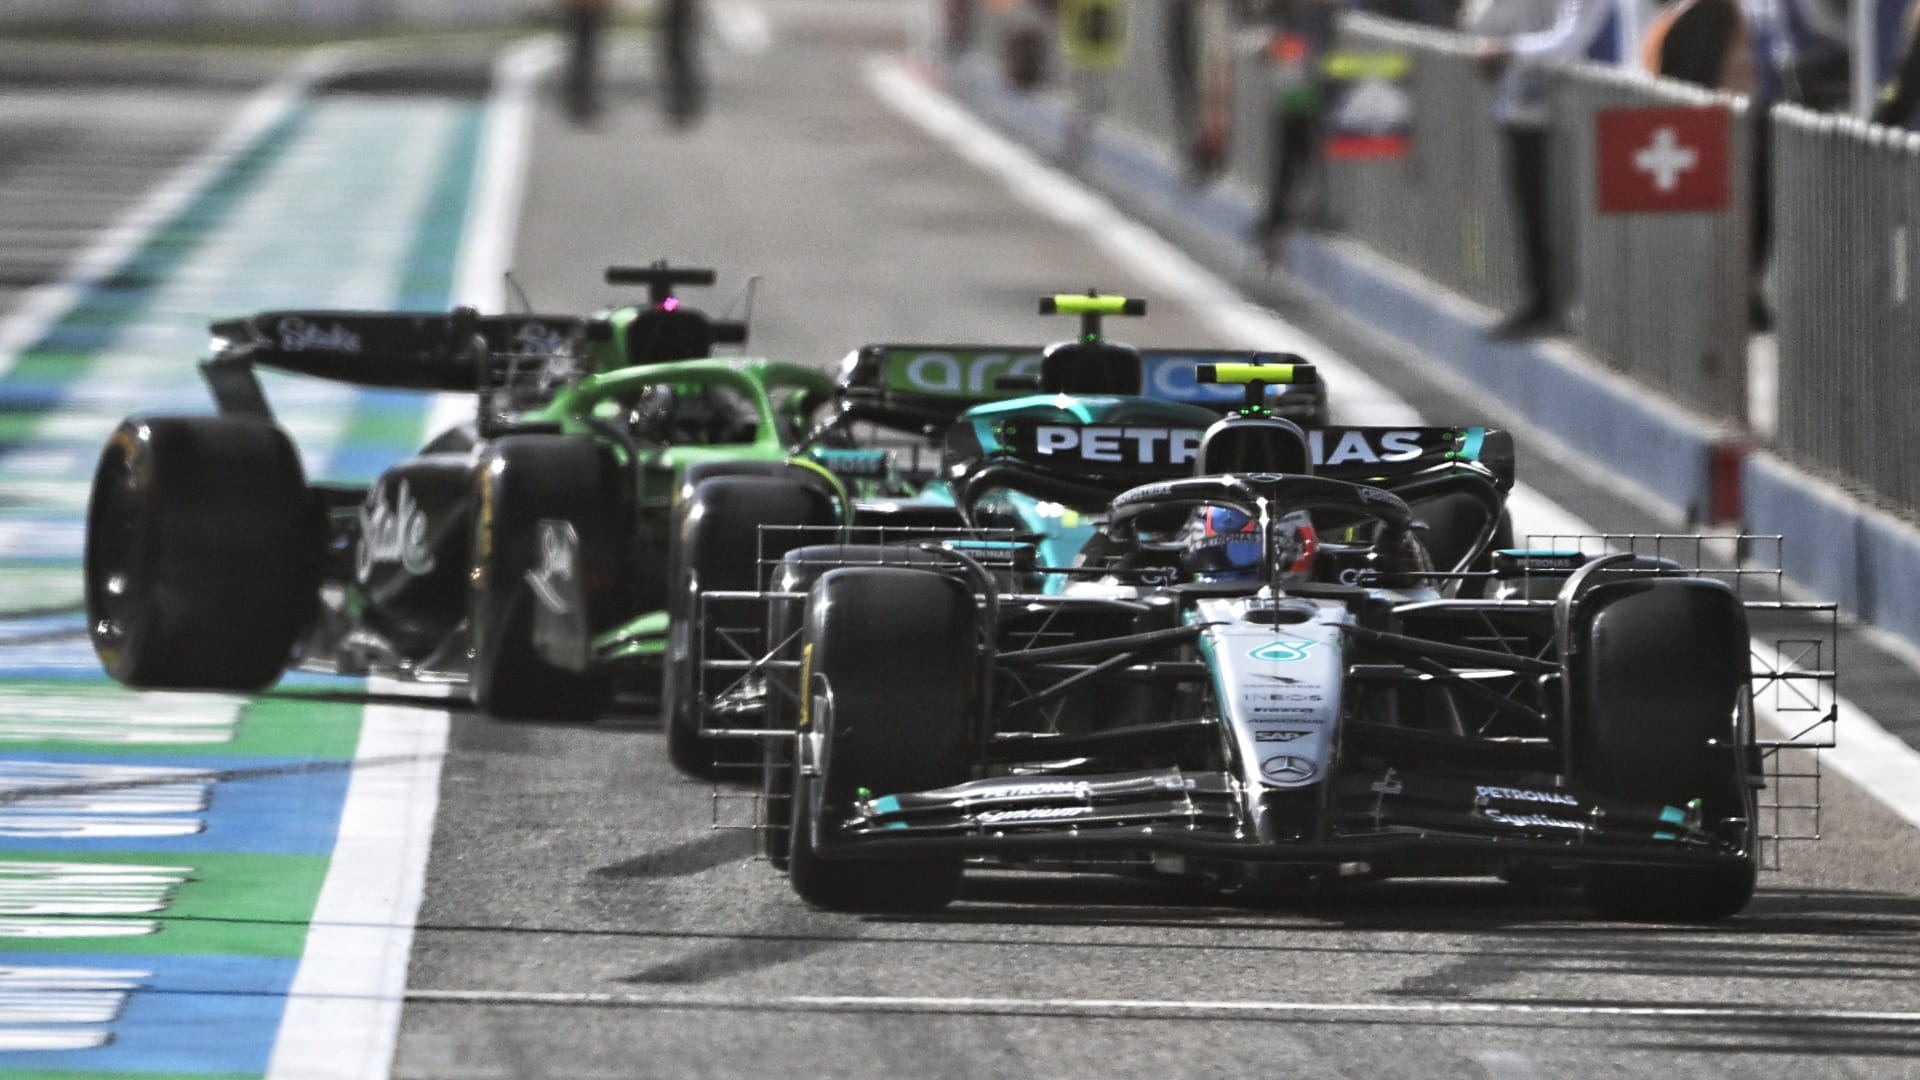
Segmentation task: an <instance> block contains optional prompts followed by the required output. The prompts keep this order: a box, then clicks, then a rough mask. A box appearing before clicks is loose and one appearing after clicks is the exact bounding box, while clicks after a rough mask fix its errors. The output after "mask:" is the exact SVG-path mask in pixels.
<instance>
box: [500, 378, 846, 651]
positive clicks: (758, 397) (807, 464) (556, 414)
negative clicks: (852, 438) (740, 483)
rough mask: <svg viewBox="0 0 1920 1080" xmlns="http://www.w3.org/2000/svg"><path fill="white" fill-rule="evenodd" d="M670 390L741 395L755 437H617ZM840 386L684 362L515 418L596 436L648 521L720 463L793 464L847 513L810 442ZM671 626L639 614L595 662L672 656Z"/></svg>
mask: <svg viewBox="0 0 1920 1080" xmlns="http://www.w3.org/2000/svg"><path fill="white" fill-rule="evenodd" d="M604 347H607V348H617V347H619V343H618V342H617V340H616V342H615V343H612V344H609V345H605V346H604ZM661 386H666V387H672V388H673V389H674V390H675V391H676V392H687V391H698V390H700V389H702V388H708V387H718V388H722V389H724V390H727V391H731V392H732V393H733V394H734V395H735V396H736V400H737V402H738V403H739V404H741V405H744V406H745V407H746V409H747V411H748V412H749V413H750V414H751V418H752V426H753V435H752V437H751V438H750V439H746V440H742V441H726V442H713V443H704V444H703V443H667V444H658V445H650V444H648V443H647V442H645V441H644V439H642V440H637V441H636V442H635V443H634V444H628V443H625V442H623V441H621V440H620V439H618V438H616V437H614V436H613V435H612V434H609V432H608V430H607V429H608V425H609V424H610V423H613V422H616V421H617V418H618V417H619V416H620V415H621V414H622V413H623V412H624V411H625V410H626V409H628V408H630V407H631V406H632V403H633V402H634V401H635V400H636V399H638V398H639V396H640V395H641V394H642V393H643V392H644V391H646V390H648V389H651V388H653V387H661ZM833 389H834V382H833V378H832V376H830V375H828V374H826V373H825V372H823V371H819V370H817V369H814V368H810V367H803V366H801V365H799V364H790V363H784V362H780V361H773V360H758V359H707V360H683V361H677V362H674V363H667V364H650V365H647V366H644V367H632V368H621V369H618V370H613V371H605V372H602V373H600V374H596V375H590V376H587V377H586V378H584V379H582V380H580V381H579V382H578V383H575V384H574V385H571V386H568V387H565V388H563V389H561V390H559V391H558V392H557V393H555V395H554V397H553V400H552V401H550V402H549V403H548V404H546V405H545V406H543V407H542V408H539V409H536V410H533V411H531V412H528V413H523V414H521V415H519V416H517V417H515V422H516V424H519V425H526V426H539V427H544V428H549V429H550V428H552V427H557V428H558V429H559V431H560V432H561V433H562V434H569V435H583V436H590V437H592V438H594V439H595V440H596V441H598V442H599V443H600V444H601V445H603V446H605V447H606V448H607V449H608V450H609V451H610V452H611V453H612V454H613V455H614V457H615V459H616V460H617V461H619V463H620V464H621V465H622V466H623V468H624V469H625V470H626V472H627V474H628V475H629V476H631V477H632V478H633V481H634V483H635V485H636V487H637V491H636V494H637V495H638V496H639V499H638V503H637V505H638V507H639V508H640V513H641V514H643V515H645V514H660V515H670V514H671V513H672V511H673V501H674V499H675V498H676V497H677V496H678V492H679V483H680V478H681V476H682V475H683V474H684V473H685V471H686V469H687V468H688V467H689V466H691V465H697V464H701V463H704V462H714V461H783V462H788V463H789V464H791V465H793V466H794V467H795V468H800V469H806V470H808V471H809V472H811V473H814V474H816V475H818V476H820V477H824V478H825V480H826V481H827V483H828V485H829V486H830V487H832V488H833V489H834V491H835V493H836V494H837V495H838V496H839V497H840V501H841V504H842V506H843V507H844V506H845V505H846V504H847V500H848V499H849V497H850V492H849V490H848V488H847V486H846V485H845V484H844V483H843V482H842V481H840V480H839V479H838V477H836V476H834V475H833V474H832V472H831V471H829V470H828V469H826V468H825V467H823V466H821V465H820V464H819V463H818V462H816V461H815V460H813V455H812V454H811V453H810V452H809V451H808V449H807V447H806V445H805V443H806V437H807V435H808V432H809V430H810V420H809V418H808V416H807V414H808V413H809V412H811V411H812V409H813V408H815V407H817V406H818V405H820V404H822V403H825V402H826V401H828V400H830V399H831V397H832V394H833ZM636 455H637V456H636ZM667 626H668V619H667V613H666V612H665V611H649V612H643V613H641V614H638V615H636V616H634V617H633V618H630V619H627V620H625V621H623V622H621V623H619V624H618V625H616V626H613V627H610V628H608V629H607V630H605V631H603V632H601V633H599V634H596V635H595V636H594V638H593V643H592V644H593V658H594V660H595V661H596V662H611V661H618V660H627V659H633V658H636V657H648V656H658V655H660V654H661V653H663V652H664V651H665V650H666V641H667Z"/></svg>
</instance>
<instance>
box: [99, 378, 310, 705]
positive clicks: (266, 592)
mask: <svg viewBox="0 0 1920 1080" xmlns="http://www.w3.org/2000/svg"><path fill="white" fill-rule="evenodd" d="M324 533H325V522H324V520H323V519H322V516H321V512H320V509H319V504H318V503H316V502H315V501H314V499H313V497H312V495H311V493H310V492H309V491H308V489H307V483H306V478H305V476H304V474H303V473H302V472H301V468H300V456H299V454H298V452H296V451H295V450H294V447H293V443H292V441H291V440H290V439H288V438H287V435H286V433H285V432H284V431H281V430H280V429H279V428H278V427H275V426H274V425H273V424H272V423H270V422H267V421H264V420H254V419H247V418H241V417H231V416H155V417H148V418H143V419H132V420H127V421H126V422H124V423H122V424H121V425H120V427H119V428H118V429H117V430H115V431H114V433H113V436H112V438H110V439H109V440H108V441H107V446H106V450H105V451H104V452H103V453H102V454H101V455H100V464H99V467H98V468H97V469H96V470H95V472H94V478H93V495H92V499H91V501H90V502H89V504H88V507H87V539H86V556H85V567H86V570H85V576H86V584H85V590H86V603H87V622H88V625H89V628H90V631H91V634H92V638H93V647H94V651H95V652H96V653H98V654H99V657H100V662H101V665H102V666H103V667H105V668H106V671H107V674H108V675H111V676H112V677H113V678H115V679H117V680H119V681H120V682H123V683H125V684H127V685H128V686H138V687H155V688H169V689H184V688H197V689H207V690H233V691H248V692H251V691H259V690H264V689H266V688H267V687H269V686H271V685H273V683H274V682H275V681H276V680H277V679H279V677H280V673H281V672H282V671H284V670H285V669H286V666H287V663H288V661H289V660H290V659H291V658H292V654H293V648H294V644H295V642H296V641H297V640H298V639H299V637H300V634H301V632H302V631H303V630H305V629H306V628H307V626H308V625H309V624H310V623H311V622H312V620H313V617H314V613H315V611H316V610H317V605H318V596H319V582H320V567H321V563H322V558H323V554H324V547H325V542H324Z"/></svg>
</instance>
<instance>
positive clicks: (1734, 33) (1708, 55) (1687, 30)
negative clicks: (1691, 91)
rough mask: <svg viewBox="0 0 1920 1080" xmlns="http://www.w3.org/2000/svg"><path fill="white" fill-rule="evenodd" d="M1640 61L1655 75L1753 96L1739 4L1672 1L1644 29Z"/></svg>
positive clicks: (1748, 40) (1748, 43)
mask: <svg viewBox="0 0 1920 1080" xmlns="http://www.w3.org/2000/svg"><path fill="white" fill-rule="evenodd" d="M1640 62H1641V65H1642V66H1643V67H1645V68H1646V69H1647V70H1648V71H1650V72H1652V73H1653V74H1655V75H1659V76H1662V77H1663V78H1668V79H1678V80H1680V81H1681V82H1685V83H1692V84H1693V85H1695V86H1699V87H1704V88H1706V89H1708V90H1725V91H1728V92H1730V93H1735V94H1750V93H1752V92H1753V74H1754V72H1753V41H1752V35H1751V34H1750V33H1749V32H1748V30H1747V20H1746V16H1745V15H1743V14H1742V13H1741V11H1740V4H1739V3H1738V0H1672V2H1670V3H1667V4H1666V5H1665V6H1664V7H1662V9H1661V10H1660V13H1659V14H1658V15H1656V16H1655V17H1654V19H1653V21H1652V22H1651V23H1650V24H1648V26H1647V32H1646V36H1645V37H1644V38H1642V40H1641V48H1640Z"/></svg>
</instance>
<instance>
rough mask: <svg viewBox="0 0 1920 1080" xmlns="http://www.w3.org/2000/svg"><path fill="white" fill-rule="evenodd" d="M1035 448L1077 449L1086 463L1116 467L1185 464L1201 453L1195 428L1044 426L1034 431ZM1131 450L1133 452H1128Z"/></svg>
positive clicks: (1042, 450)
mask: <svg viewBox="0 0 1920 1080" xmlns="http://www.w3.org/2000/svg"><path fill="white" fill-rule="evenodd" d="M1033 438H1034V449H1035V450H1036V451H1037V452H1039V453H1041V454H1043V455H1047V456H1052V455H1054V454H1058V453H1061V452H1062V451H1066V450H1077V451H1079V453H1080V459H1081V460H1083V461H1106V462H1113V463H1116V464H1124V463H1130V462H1138V463H1140V464H1142V465H1160V464H1166V465H1186V464H1190V463H1191V462H1192V461H1193V459H1194V457H1195V456H1196V455H1198V454H1199V452H1200V432H1199V431H1196V430H1194V429H1193V428H1148V427H1076V426H1073V425H1071V424H1042V425H1040V426H1039V427H1037V428H1035V429H1034V433H1033ZM1128 448H1131V450H1132V453H1131V454H1128V453H1127V452H1126V451H1127V449H1128Z"/></svg>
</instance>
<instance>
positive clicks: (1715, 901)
mask: <svg viewBox="0 0 1920 1080" xmlns="http://www.w3.org/2000/svg"><path fill="white" fill-rule="evenodd" d="M1580 627H1581V629H1580V631H1579V632H1580V633H1581V634H1582V636H1583V637H1584V638H1585V641H1584V649H1583V651H1584V652H1585V654H1586V656H1585V659H1584V661H1583V662H1582V663H1581V664H1579V665H1578V666H1577V667H1576V668H1575V680H1576V681H1575V691H1574V694H1575V708H1576V717H1575V719H1576V722H1575V725H1574V736H1573V737H1574V762H1575V768H1576V769H1577V770H1578V778H1579V780H1580V781H1581V783H1582V784H1583V785H1584V786H1586V787H1587V788H1589V789H1591V790H1592V791H1594V792H1596V793H1599V794H1604V795H1612V796H1617V797H1620V798H1623V799H1635V800H1641V801H1646V802H1655V803H1662V804H1665V805H1668V806H1674V807H1684V806H1687V805H1688V804H1689V803H1690V802H1691V801H1692V800H1695V799H1698V800H1700V803H1701V813H1702V820H1703V821H1704V822H1705V823H1706V825H1707V827H1708V828H1709V830H1710V831H1712V832H1714V833H1715V834H1716V835H1718V836H1719V837H1720V838H1721V839H1722V840H1723V841H1725V842H1728V843H1731V844H1733V845H1734V846H1735V847H1736V848H1737V849H1738V850H1740V851H1742V852H1743V853H1744V855H1745V858H1744V859H1742V860H1741V861H1739V862H1737V863H1734V864H1731V865H1725V866H1711V867H1666V866H1597V867H1594V868H1592V869H1591V870H1590V871H1589V872H1588V875H1587V880H1586V896H1587V902H1588V903H1589V904H1590V905H1591V906H1592V907H1593V909H1594V911H1595V912H1596V913H1598V914H1599V915H1600V916H1601V917H1603V918H1609V919H1628V920H1642V921H1660V922H1704V921H1710V920H1713V919H1721V918H1725V917H1727V916H1729V915H1733V914H1735V913H1737V912H1738V911H1740V909H1742V908H1744V907H1745V906H1746V905H1747V902H1748V901H1749V900H1750V899H1752V897H1753V888H1754V878H1755V869H1756V867H1755V863H1754V858H1753V856H1754V841H1753V821H1754V808H1753V802H1752V795H1751V792H1750V790H1749V788H1748V785H1747V780H1746V776H1745V774H1744V767H1743V764H1742V762H1741V760H1740V754H1739V753H1738V752H1737V750H1736V747H1737V746H1738V740H1737V739H1736V732H1737V728H1736V723H1737V720H1736V714H1737V710H1738V709H1739V706H1740V699H1741V695H1742V694H1744V693H1746V692H1747V688H1748V686H1749V683H1748V678H1749V672H1748V658H1747V650H1748V644H1747V623H1746V611H1745V609H1744V608H1743V607H1742V606H1741V604H1740V601H1739V599H1738V598H1736V597H1735V596H1734V594H1733V592H1732V590H1730V589H1728V588H1727V587H1726V586H1725V585H1723V584H1721V583H1719V582H1715V581H1703V580H1700V579H1685V578H1666V579H1642V580H1638V581H1621V582H1615V583H1611V584H1606V585H1601V586H1597V587H1595V589H1594V590H1593V591H1592V592H1591V593H1589V594H1588V596H1587V597H1586V599H1585V600H1584V602H1583V603H1582V605H1581V612H1580ZM1723 823H1724V824H1723ZM1716 824H1719V825H1720V827H1719V828H1715V827H1714V826H1715V825H1716ZM1734 828H1737V829H1738V830H1739V831H1738V834H1736V835H1730V834H1729V829H1734Z"/></svg>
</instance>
